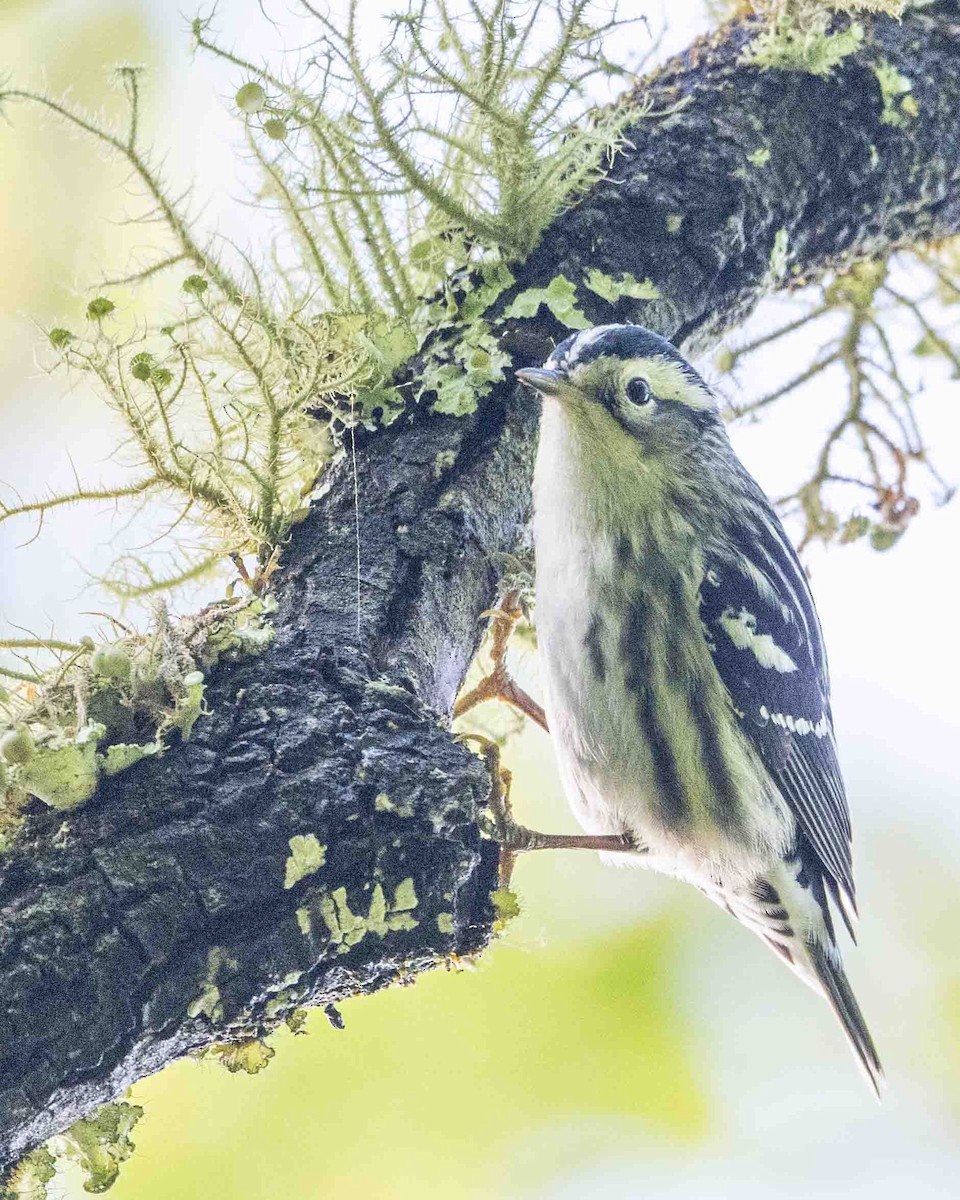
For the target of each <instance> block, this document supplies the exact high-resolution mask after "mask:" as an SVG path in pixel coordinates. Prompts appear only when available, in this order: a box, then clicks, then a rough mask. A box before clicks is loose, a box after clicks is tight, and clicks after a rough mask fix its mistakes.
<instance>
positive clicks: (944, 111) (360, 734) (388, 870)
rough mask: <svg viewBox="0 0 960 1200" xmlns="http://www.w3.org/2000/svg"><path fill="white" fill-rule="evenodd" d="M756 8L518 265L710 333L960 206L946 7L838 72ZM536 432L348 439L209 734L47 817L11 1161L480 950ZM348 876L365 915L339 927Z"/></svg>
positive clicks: (6, 1093) (16, 1022)
mask: <svg viewBox="0 0 960 1200" xmlns="http://www.w3.org/2000/svg"><path fill="white" fill-rule="evenodd" d="M749 32H750V30H749V27H747V26H744V25H738V26H732V27H728V28H727V29H726V30H724V31H721V33H719V34H717V35H716V36H714V37H713V38H711V39H709V40H706V41H703V42H700V43H698V44H696V45H695V46H693V47H692V48H691V49H690V50H689V51H688V52H687V53H686V54H684V55H683V56H681V57H680V58H678V59H676V60H674V61H673V62H671V63H670V64H668V66H666V67H665V68H664V69H663V70H661V71H660V72H659V73H658V74H657V75H656V76H655V77H654V78H652V79H650V80H648V81H645V83H644V84H643V86H642V88H639V89H638V91H637V94H636V97H634V99H635V100H641V99H642V98H643V97H644V96H649V99H650V101H651V102H652V107H653V112H654V113H655V114H656V113H661V114H667V115H661V116H655V115H654V116H650V117H648V118H646V119H644V120H642V121H640V122H639V123H638V125H637V127H636V128H635V129H634V130H633V131H632V133H631V135H630V140H631V142H632V148H631V149H630V150H629V151H628V152H626V153H623V154H621V155H620V156H619V157H618V159H617V161H616V163H615V164H614V167H613V169H612V171H611V172H610V174H609V176H608V178H607V179H606V180H605V181H603V182H602V183H600V184H599V185H598V186H597V187H596V188H595V189H594V190H593V192H592V193H591V194H590V195H589V196H588V197H587V198H586V199H585V200H584V201H583V202H582V203H581V204H580V205H578V206H577V207H576V208H575V209H573V210H571V211H570V212H568V213H566V214H564V215H563V216H562V217H561V218H560V219H558V220H557V221H556V222H555V224H554V226H553V227H552V228H551V229H550V230H549V231H548V233H547V235H546V237H545V238H544V239H543V242H542V244H541V245H540V247H539V248H538V250H537V251H536V252H535V254H534V255H533V256H532V257H531V259H530V260H529V262H528V263H526V264H525V265H524V266H523V268H522V269H521V271H520V272H519V281H518V289H519V288H521V287H528V286H531V285H536V284H545V283H547V282H548V281H549V280H550V279H551V278H552V277H553V276H554V275H556V274H557V273H560V272H562V273H563V274H565V275H566V276H567V277H568V278H569V279H571V280H574V281H576V280H579V279H580V278H581V277H582V274H583V272H584V270H585V269H587V268H589V267H598V268H600V269H601V270H604V271H607V272H609V273H610V274H613V275H620V274H621V273H623V272H625V271H629V272H631V273H632V274H633V275H635V276H636V277H637V278H638V279H643V278H650V279H652V280H653V282H654V283H655V284H656V286H657V287H658V289H659V291H660V299H659V300H656V301H652V302H641V303H638V302H634V301H629V300H626V301H621V302H619V303H618V304H616V305H613V306H610V305H607V304H605V303H604V302H602V301H600V300H599V299H598V298H597V297H595V296H594V295H593V294H592V293H589V292H584V293H583V307H584V309H585V311H586V312H587V314H588V315H589V317H590V318H591V319H592V320H595V321H597V322H600V321H610V320H640V321H642V322H643V323H644V324H647V325H650V326H652V327H654V328H656V329H658V330H660V331H661V332H663V333H665V334H667V335H668V336H671V337H673V338H674V339H675V340H677V341H678V342H682V343H686V344H687V345H688V346H694V347H697V346H701V347H702V346H704V345H706V344H707V343H708V342H709V341H710V340H711V339H712V338H713V337H715V336H716V335H717V334H718V333H719V332H720V331H722V330H723V329H724V328H726V327H729V326H732V325H735V324H737V323H738V322H740V321H741V320H742V319H743V318H744V317H745V316H746V315H747V314H748V313H749V312H750V311H751V309H752V308H753V307H754V305H755V304H756V302H757V300H758V299H759V298H760V297H761V296H762V295H763V294H764V293H766V292H768V291H770V290H771V289H772V288H774V287H776V286H780V285H782V284H784V283H786V282H792V281H796V280H800V279H802V278H804V277H813V276H816V274H817V273H818V272H820V271H822V270H823V269H824V268H825V267H827V266H829V265H832V264H835V263H837V262H838V261H842V260H845V259H847V258H850V257H853V256H858V255H863V254H867V253H872V252H876V251H880V250H886V249H888V248H889V247H890V246H891V245H895V244H897V243H900V242H911V241H918V240H924V239H928V238H931V237H938V236H942V235H945V234H949V233H954V232H956V231H957V230H958V228H960V10H958V7H957V4H956V3H955V2H951V3H944V4H939V5H937V6H935V7H933V8H928V9H926V10H925V11H924V12H922V13H911V14H909V15H908V16H907V18H906V19H905V20H904V22H903V24H902V25H897V24H895V23H894V22H892V21H883V22H880V23H878V24H877V25H876V27H875V28H874V30H873V32H872V34H871V36H870V38H869V39H868V43H867V45H866V46H865V48H864V50H863V51H862V52H861V53H860V54H859V55H858V56H857V58H856V59H851V60H848V61H847V63H846V64H845V65H844V67H843V69H842V70H840V71H838V72H836V74H835V75H834V76H833V77H832V78H830V79H815V78H812V77H810V76H806V75H802V74H787V73H782V72H776V71H770V72H766V73H763V72H759V71H757V70H754V69H750V68H745V67H742V66H739V65H738V63H737V59H738V55H739V51H740V49H741V48H742V46H743V45H744V43H745V41H746V40H747V38H748V36H749ZM881 59H887V60H889V62H891V63H892V64H893V66H894V67H895V68H896V69H897V70H898V71H899V72H901V73H902V74H903V75H905V76H906V77H907V78H909V79H910V80H911V81H912V84H913V96H914V98H915V100H916V102H917V105H918V107H919V114H920V115H919V116H918V117H917V118H915V119H913V120H907V121H905V122H904V123H903V124H901V125H891V124H887V123H884V122H883V120H882V119H881V118H882V111H883V106H882V101H881V95H880V88H879V85H878V82H877V79H876V76H875V75H874V73H873V72H872V70H871V69H870V65H869V64H870V63H871V62H879V61H880V60H881ZM764 148H769V150H770V159H769V162H768V163H767V164H766V165H765V166H763V167H757V166H753V165H751V164H750V162H749V160H748V155H750V154H751V153H752V152H754V151H756V150H758V149H764ZM672 214H677V215H679V216H680V217H682V222H681V223H680V226H679V230H678V232H676V233H672V234H671V233H670V232H668V228H674V227H675V226H676V221H675V220H672V221H671V222H670V225H669V227H668V222H667V218H668V216H669V215H672ZM781 230H782V231H785V235H784V234H780V244H781V245H782V243H783V237H784V236H786V249H787V276H786V277H785V278H775V277H774V275H773V271H772V268H771V252H772V250H773V247H774V242H775V240H776V239H777V235H778V232H779V231H781ZM509 298H510V297H509V296H507V297H505V298H504V303H506V302H508V301H509ZM500 332H501V333H502V335H503V338H504V342H505V344H506V345H507V346H508V347H509V348H510V350H511V352H512V353H513V355H514V358H515V363H516V365H517V366H520V365H529V364H530V363H537V362H540V361H541V360H542V358H543V357H544V356H545V355H546V353H547V352H548V351H549V348H550V346H551V344H552V340H553V339H554V338H555V337H557V336H559V335H560V334H562V333H563V332H564V331H563V330H562V329H561V328H560V327H559V326H558V325H557V324H556V323H555V322H554V321H553V319H552V318H551V317H550V316H549V315H548V314H546V313H545V310H542V315H541V317H540V318H538V319H536V320H533V321H526V322H514V323H507V324H506V325H505V326H502V327H501V330H500ZM535 431H536V411H535V408H534V406H533V405H532V404H531V403H530V402H529V401H527V400H526V399H525V398H524V397H520V396H517V395H515V394H514V393H513V389H512V388H511V387H510V386H509V385H504V386H503V387H502V388H501V389H499V391H497V392H496V393H495V394H494V395H492V396H491V397H489V398H488V399H487V400H486V401H484V403H483V404H482V406H481V408H480V410H479V411H478V412H477V413H476V414H474V415H473V416H471V417H468V418H464V419H453V418H449V417H438V416H435V415H432V414H430V413H428V412H426V411H418V412H415V413H411V414H410V415H409V416H408V417H405V418H404V419H403V420H401V421H399V422H397V423H396V424H395V425H394V426H393V427H391V428H390V429H388V430H385V431H383V432H380V433H378V434H376V435H372V436H368V437H364V438H361V439H358V445H357V472H358V482H359V494H360V504H359V512H358V513H355V511H354V491H353V487H354V481H353V476H352V474H351V465H350V463H349V461H347V462H344V463H343V464H341V465H340V466H339V467H338V468H336V469H335V470H334V471H332V472H331V475H330V482H329V488H328V490H327V491H326V493H325V495H324V496H323V498H322V499H321V500H319V501H318V502H317V503H316V505H315V507H314V511H313V513H312V515H311V516H310V518H309V519H308V520H307V521H306V522H304V523H303V524H302V525H300V526H298V527H297V529H296V531H295V534H294V537H293V541H292V543H291V545H290V547H289V549H288V551H287V553H286V555H285V558H284V570H283V572H282V575H281V576H280V583H279V599H280V608H279V611H278V612H277V614H276V621H275V623H276V629H277V638H276V641H275V644H274V645H273V646H272V648H271V649H270V650H269V651H268V652H267V653H266V654H264V655H263V656H262V657H260V658H258V659H256V660H251V661H249V662H246V663H243V664H240V665H235V666H229V667H225V668H222V669H220V670H218V671H217V672H216V673H215V675H214V676H213V678H212V679H211V681H210V688H209V691H208V699H209V703H210V707H211V714H210V715H209V716H208V717H206V718H204V719H203V720H202V721H201V722H200V724H199V725H198V726H197V728H196V731H195V733H194V736H193V738H192V740H191V741H190V742H189V743H186V744H178V745H175V746H173V747H171V749H170V750H169V752H168V753H167V754H166V755H165V756H164V757H163V758H162V759H160V760H152V761H145V762H144V763H142V764H140V765H139V766H137V767H135V768H133V769H131V770H129V771H127V772H125V773H123V774H121V775H118V776H116V777H114V778H112V779H110V780H108V781H106V782H105V784H104V786H103V787H102V788H101V790H100V791H99V793H98V794H97V796H96V797H95V798H94V800H93V801H92V802H91V803H90V804H89V805H88V806H87V807H85V808H84V809H82V810H81V811H78V812H76V813H74V814H69V815H67V816H66V818H65V819H64V816H63V814H56V813H54V812H52V811H50V810H49V809H45V808H43V806H41V805H39V804H37V805H36V806H35V808H34V809H33V810H32V811H31V815H30V818H29V820H28V823H27V827H26V830H25V835H24V837H23V839H22V841H21V842H20V844H19V845H18V848H17V850H16V852H15V853H14V854H13V855H10V856H8V857H7V858H6V859H5V860H4V862H3V864H2V868H0V1164H2V1163H5V1162H9V1161H11V1160H12V1159H14V1158H16V1157H17V1156H18V1155H19V1154H21V1153H22V1152H23V1151H24V1150H26V1149H28V1148H30V1147H31V1146H33V1145H35V1144H36V1143H37V1142H38V1141H40V1140H42V1139H43V1138H45V1137H47V1136H48V1135H50V1134H51V1133H54V1132H56V1131H57V1130H59V1129H62V1128H63V1127H65V1126H66V1125H68V1124H69V1123H70V1122H71V1121H73V1120H74V1119H76V1118H77V1117H78V1116H80V1115H81V1114H83V1113H84V1112H86V1111H88V1110H89V1109H91V1108H92V1107H94V1106H95V1105H97V1104H99V1103H101V1102H103V1101H105V1100H107V1099H110V1098H112V1097H113V1096H115V1095H116V1094H117V1093H118V1092H120V1091H121V1090H122V1089H123V1088H125V1087H126V1086H127V1085H128V1084H129V1083H130V1082H131V1081H133V1080H135V1079H136V1078H139V1077H141V1076H143V1075H144V1074H147V1073H148V1072H151V1071H154V1070H157V1069H158V1068H160V1067H162V1066H163V1065H164V1064H165V1063H167V1062H169V1061H170V1060H171V1059H173V1058H175V1057H176V1056H178V1055H180V1054H182V1053H184V1052H185V1051H186V1050H187V1049H190V1048H193V1047H199V1046H203V1045H205V1044H207V1043H209V1042H211V1041H217V1040H222V1039H223V1038H224V1037H225V1036H229V1035H230V1034H231V1033H237V1032H238V1031H250V1032H254V1031H257V1030H259V1029H263V1028H265V1027H266V1025H268V1024H269V1022H270V1021H271V1020H276V1019H277V1018H278V1017H279V1016H282V1015H284V1013H286V1012H288V1011H290V1010H291V1009H292V1008H294V1007H295V1006H297V1005H300V1004H321V1003H329V1002H331V1001H333V1000H335V999H337V998H340V997H343V996H346V995H349V994H353V993H355V992H358V991H371V990H374V989H376V988H378V987H380V986H382V985H384V984H385V983H388V982H390V981H393V980H398V979H400V980H402V979H404V978H406V977H411V976H413V975H414V974H415V973H417V972H418V971H420V970H422V969H426V968H428V967H430V966H433V965H435V964H437V963H438V962H441V961H442V960H443V959H444V958H445V957H446V956H449V955H450V954H453V953H457V954H463V953H466V952H469V951H473V950H476V949H478V948H480V947H482V946H483V944H484V943H485V941H486V940H487V938H488V937H489V933H490V926H491V922H492V915H493V914H492V912H491V907H490V902H489V892H490V889H491V887H492V886H494V880H495V869H496V851H495V848H494V847H493V846H492V845H491V843H489V842H485V841H483V840H482V839H481V838H480V835H479V831H478V828H477V823H476V818H477V814H478V810H479V808H480V806H481V805H482V802H483V799H484V797H485V795H486V789H487V786H488V781H487V778H486V775H485V772H484V769H483V768H482V766H481V764H480V762H479V760H478V759H477V758H475V757H474V756H473V755H471V754H470V753H469V752H468V751H467V750H466V749H465V748H464V747H463V746H461V745H459V744H457V743H456V742H455V741H454V740H453V739H452V738H451V737H450V735H449V732H448V729H447V721H448V716H449V713H450V710H451V708H452V704H453V700H454V697H455V695H456V692H457V689H458V687H459V684H460V681H461V679H462V676H463V674H464V671H465V669H466V667H467V665H468V664H469V662H470V659H471V657H472V655H473V654H474V652H475V649H476V645H477V641H478V636H479V634H480V631H481V622H480V620H479V618H480V614H481V613H482V611H483V610H484V609H485V608H486V607H488V606H489V605H490V603H491V602H492V601H493V599H494V596H495V588H496V583H497V577H498V570H499V568H500V565H501V562H502V556H503V555H504V554H506V553H508V552H510V551H511V550H512V549H513V548H514V547H515V545H516V544H517V541H518V539H519V538H520V536H521V534H522V531H523V528H524V525H525V521H526V516H527V508H528V503H529V478H530V470H531V461H532V453H533V448H534V442H535ZM358 534H359V541H360V548H361V559H362V571H361V585H362V586H361V598H362V605H361V612H360V621H359V633H358V618H357V604H356V538H357V535H358ZM309 833H313V834H315V835H316V837H317V839H318V841H319V842H320V843H321V844H323V845H325V846H326V847H327V852H326V863H325V865H324V866H322V867H321V868H320V869H319V870H317V871H316V872H315V873H314V874H312V875H309V876H307V877H306V878H304V879H303V880H301V881H300V882H298V883H297V884H295V886H293V887H291V888H289V889H287V888H285V887H284V873H285V862H286V859H287V856H288V854H289V839H290V838H291V837H292V836H294V835H296V834H309ZM408 879H409V880H412V881H413V887H414V890H415V893H416V899H417V904H416V907H415V908H413V909H405V910H404V911H406V912H407V915H408V918H411V919H412V920H414V921H416V922H417V923H416V925H415V926H414V927H412V928H391V924H392V925H394V926H399V925H407V926H409V925H410V924H411V920H410V919H403V918H402V915H401V917H400V919H397V916H398V914H397V913H394V914H393V916H394V919H393V920H392V921H391V904H392V902H393V901H394V900H395V891H396V888H397V887H398V885H400V884H401V883H402V882H403V881H405V880H408ZM378 884H379V885H380V887H382V889H383V891H382V894H383V895H384V897H385V898H386V902H387V912H386V914H384V913H383V910H382V906H381V907H380V908H379V909H378V895H379V893H378V891H377V887H378ZM341 887H342V888H345V889H346V901H347V904H348V906H349V908H350V910H351V911H352V913H354V914H359V915H361V916H364V917H367V918H369V920H368V927H367V928H366V929H365V928H364V927H363V926H358V928H357V930H356V931H355V932H354V934H353V935H351V936H344V928H345V927H346V926H348V925H349V924H350V921H349V918H347V917H346V916H345V914H344V913H343V911H342V910H336V909H335V906H334V901H333V900H332V899H331V897H332V896H333V894H334V893H335V892H336V889H338V888H341ZM404 890H405V891H406V894H407V902H409V886H408V885H407V886H406V888H405V889H402V892H403V891H404ZM331 906H334V907H331ZM338 912H339V918H338V916H337V913H338ZM445 914H451V916H450V917H448V916H446V915H445ZM438 918H439V921H438ZM331 921H332V929H331ZM451 922H452V923H451ZM369 926H374V928H369ZM359 932H363V933H364V936H363V937H362V938H360V940H356V938H357V936H358V933H359ZM349 942H352V943H353V944H348V943H349ZM191 1012H192V1013H193V1014H194V1015H192V1016H191V1015H190V1013H191Z"/></svg>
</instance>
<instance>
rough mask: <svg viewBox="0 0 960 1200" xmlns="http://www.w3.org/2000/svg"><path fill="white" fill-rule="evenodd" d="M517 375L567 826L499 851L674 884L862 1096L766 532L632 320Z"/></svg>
mask: <svg viewBox="0 0 960 1200" xmlns="http://www.w3.org/2000/svg"><path fill="white" fill-rule="evenodd" d="M516 376H517V378H518V379H519V380H520V382H521V383H523V384H525V385H527V386H528V387H530V388H532V389H534V390H535V391H536V392H538V393H539V395H540V397H541V398H542V414H541V421H540V436H539V444H538V449H537V454H536V461H535V467H534V477H533V524H532V528H533V544H534V560H535V621H536V629H537V638H538V646H539V657H540V661H541V664H542V679H543V688H544V693H545V695H544V701H545V703H544V707H545V711H546V716H547V723H548V725H549V729H550V731H551V734H552V742H553V745H554V747H555V753H556V758H557V763H558V767H559V773H560V777H561V780H562V784H563V788H564V791H565V793H566V796H567V799H568V801H569V803H570V805H571V807H572V809H573V811H574V814H575V816H576V817H577V819H578V821H579V823H580V825H581V827H582V829H583V830H584V831H585V833H584V834H583V835H576V836H574V835H549V834H533V833H532V832H531V833H530V835H529V838H528V840H527V843H526V845H524V844H522V843H523V839H522V838H520V839H518V840H517V842H516V843H515V844H516V847H517V849H528V848H539V847H542V846H549V845H559V846H564V845H567V846H572V845H576V846H585V847H594V848H596V849H599V850H600V851H601V852H602V857H603V858H604V859H605V860H606V861H608V862H614V861H618V862H624V861H627V862H630V863H632V864H635V865H639V866H646V867H649V868H651V869H653V870H656V871H660V872H663V873H666V874H668V875H672V876H675V877H677V878H679V879H681V880H684V881H686V882H688V883H691V884H693V885H694V886H695V887H697V888H698V889H699V890H700V891H701V892H703V893H704V894H705V895H706V896H708V897H709V898H710V899H711V900H713V901H714V902H715V903H717V904H718V905H720V906H721V907H722V908H724V909H725V910H726V911H728V912H729V913H730V914H732V915H733V916H734V917H736V918H737V920H738V921H740V922H741V923H742V924H743V925H745V926H746V927H747V928H748V929H750V930H752V931H753V932H754V933H756V934H758V935H759V936H760V938H762V939H763V941H764V942H766V944H767V945H768V946H770V947H771V948H772V949H773V950H774V951H775V952H776V953H777V954H778V955H779V956H780V957H781V958H782V959H783V960H784V961H785V962H786V963H787V964H788V965H789V967H790V968H792V970H793V971H794V972H795V973H796V974H797V975H798V976H799V977H800V978H801V979H802V980H803V981H804V982H805V983H807V984H809V985H810V986H811V987H812V988H813V989H814V990H815V991H817V992H818V993H820V994H821V995H823V996H824V997H825V998H826V999H827V1001H828V1002H829V1004H830V1005H831V1007H832V1008H833V1010H834V1012H835V1013H836V1015H837V1017H838V1018H839V1020H840V1023H841V1025H842V1027H843V1030H844V1032H845V1034H846V1037H847V1039H848V1041H849V1043H850V1045H851V1047H852V1049H853V1051H854V1053H855V1055H856V1057H857V1059H858V1060H859V1063H860V1065H861V1067H862V1068H863V1070H864V1071H865V1073H866V1076H867V1079H868V1080H869V1082H870V1084H871V1085H872V1087H873V1088H874V1090H875V1091H876V1093H877V1096H878V1097H879V1095H880V1092H881V1088H882V1085H883V1070H882V1067H881V1064H880V1060H879V1057H878V1054H877V1050H876V1047H875V1045H874V1042H873V1039H872V1037H871V1035H870V1032H869V1030H868V1028H867V1024H866V1021H865V1019H864V1017H863V1014H862V1012H861V1010H860V1007H859V1005H858V1003H857V1000H856V998H855V997H854V994H853V991H852V989H851V987H850V984H849V982H848V980H847V976H846V974H845V972H844V968H843V963H842V960H841V954H840V950H839V948H838V939H837V929H838V924H837V918H838V917H839V919H840V920H841V921H842V922H843V923H844V925H845V926H846V927H847V929H848V930H849V932H850V934H851V936H853V933H854V921H855V919H856V917H857V907H856V897H855V889H854V881H853V869H852V857H851V828H850V813H849V809H848V804H847V799H846V794H845V790H844V783H843V778H842V776H841V772H840V767H839V763H838V758H837V745H836V740H835V736H834V729H833V720H832V716H831V709H830V683H829V675H828V668H827V658H826V652H825V648H824V641H823V634H822V631H821V626H820V621H819V618H818V615H817V610H816V607H815V605H814V601H813V597H812V595H811V591H810V587H809V583H808V580H807V575H806V573H805V571H804V569H803V566H802V565H801V563H800V560H799V558H798V556H797V554H796V551H795V549H794V547H793V546H792V544H791V542H790V539H789V537H788V536H787V534H786V532H785V530H784V528H783V525H782V524H781V522H780V520H779V518H778V517H777V514H776V512H775V511H774V508H773V506H772V504H771V503H770V501H769V499H768V498H767V496H766V495H765V494H764V492H763V490H762V489H761V488H760V486H759V484H758V483H757V482H756V481H755V480H754V479H753V477H752V476H751V475H750V473H749V472H748V471H747V469H746V468H745V466H744V465H743V464H742V463H741V461H740V459H739V458H738V456H737V454H736V452H735V451H734V449H733V446H732V445H731V443H730V439H729V437H728V434H727V431H726V427H725V424H724V421H723V419H722V416H721V413H720V410H719V406H718V403H717V399H716V397H715V395H714V394H713V392H712V391H711V389H710V388H709V387H708V386H707V384H706V383H705V382H704V380H703V379H702V377H701V376H700V375H699V374H698V373H697V371H696V370H695V369H694V368H693V367H692V366H691V365H690V364H689V363H688V362H687V361H686V359H685V358H684V357H683V355H682V354H681V353H680V352H679V351H678V350H677V349H676V348H675V347H674V346H673V345H672V344H671V343H670V342H669V341H667V340H666V339H665V338H663V337H661V336H659V335H658V334H656V333H654V332H652V331H651V330H649V329H646V328H644V327H643V326H641V325H602V326H598V327H595V328H589V329H585V330H581V331H578V332H577V333H575V334H573V335H572V336H570V337H568V338H567V339H566V340H564V341H562V342H560V343H559V345H557V346H556V348H555V349H554V351H553V352H552V353H551V354H550V356H549V358H548V359H547V361H546V363H545V364H544V365H543V367H537V368H524V369H522V370H518V371H517V372H516ZM854 940H855V939H854Z"/></svg>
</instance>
